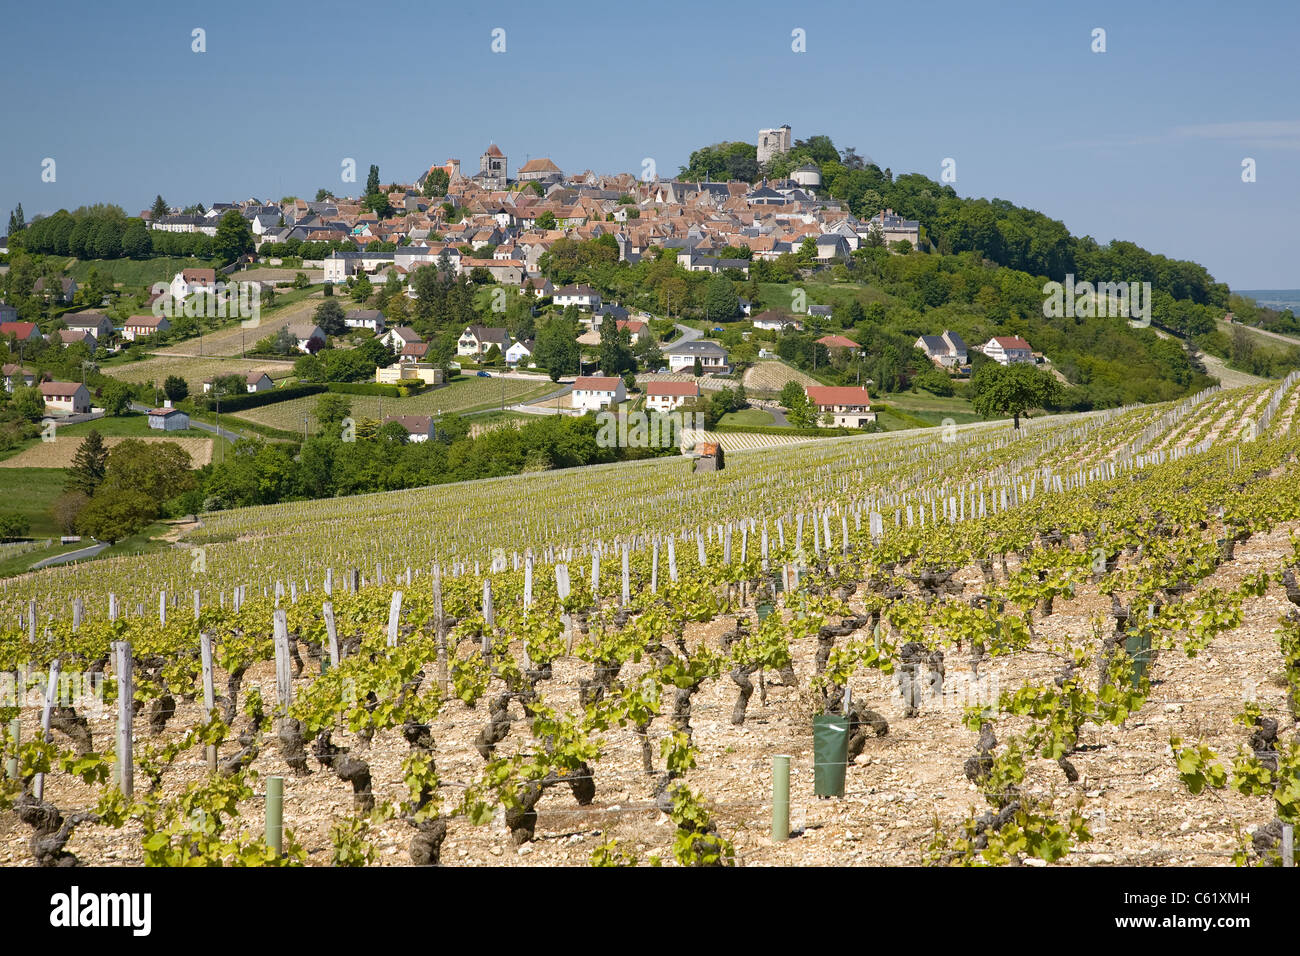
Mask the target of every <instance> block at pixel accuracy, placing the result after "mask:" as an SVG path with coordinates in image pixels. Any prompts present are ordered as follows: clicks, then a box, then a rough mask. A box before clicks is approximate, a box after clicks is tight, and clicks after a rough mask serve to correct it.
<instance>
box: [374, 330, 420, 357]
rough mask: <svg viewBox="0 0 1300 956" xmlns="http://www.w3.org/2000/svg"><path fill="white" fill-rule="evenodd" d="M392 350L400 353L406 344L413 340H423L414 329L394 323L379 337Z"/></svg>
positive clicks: (413, 341) (411, 342)
mask: <svg viewBox="0 0 1300 956" xmlns="http://www.w3.org/2000/svg"><path fill="white" fill-rule="evenodd" d="M379 341H381V342H383V343H384V344H385V345H387V346H388V347H389V348H390V349H392V350H393V351H394V352H398V353H400V352H401V351H402V349H404V348H405V347H406V346H408V345H411V344H413V343H415V342H423V341H424V340H423V339H421V338H420V335H419V333H418V332H416V331H415V329H413V328H410V327H409V326H406V325H395V326H393V327H392V328H391V329H389V330H388V331H387V332H385V333H384V334H383V335H382V336H381V337H380V339H379Z"/></svg>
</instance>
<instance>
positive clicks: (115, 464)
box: [91, 438, 196, 502]
mask: <svg viewBox="0 0 1300 956" xmlns="http://www.w3.org/2000/svg"><path fill="white" fill-rule="evenodd" d="M191 463H192V461H191V459H190V453H189V452H187V451H186V450H185V449H184V448H182V447H181V446H180V445H178V444H177V443H176V442H173V441H160V442H146V441H142V440H140V439H139V438H128V439H126V440H125V441H122V442H119V443H118V444H116V445H114V446H113V448H112V450H111V451H110V452H109V453H108V462H107V464H106V465H105V467H104V481H103V482H102V483H101V484H100V486H99V490H98V491H96V492H95V495H94V497H93V498H92V499H91V500H92V501H93V500H95V499H97V498H98V497H99V496H100V495H103V494H105V493H109V494H112V493H120V492H128V491H130V492H139V493H141V494H144V495H145V496H146V497H147V498H148V499H149V500H150V501H154V502H162V501H168V500H170V499H172V498H175V497H176V496H177V495H180V494H182V493H184V492H186V491H189V490H190V489H191V488H193V487H194V486H195V484H196V481H195V478H194V473H193V472H192V471H191V470H190V465H191Z"/></svg>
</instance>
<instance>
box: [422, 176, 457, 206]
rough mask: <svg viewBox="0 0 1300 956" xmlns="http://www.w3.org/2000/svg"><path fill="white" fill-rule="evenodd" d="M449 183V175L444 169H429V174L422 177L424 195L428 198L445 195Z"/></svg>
mask: <svg viewBox="0 0 1300 956" xmlns="http://www.w3.org/2000/svg"><path fill="white" fill-rule="evenodd" d="M450 184H451V177H449V176H448V175H447V171H446V170H445V169H431V170H429V175H427V176H425V177H424V195H425V196H427V197H428V198H430V199H433V198H436V197H438V196H445V195H447V187H448V186H449V185H450Z"/></svg>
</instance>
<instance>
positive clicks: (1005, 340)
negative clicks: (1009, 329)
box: [993, 335, 1029, 352]
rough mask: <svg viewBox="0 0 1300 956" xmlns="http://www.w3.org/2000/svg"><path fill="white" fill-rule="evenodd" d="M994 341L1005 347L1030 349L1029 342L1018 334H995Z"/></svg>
mask: <svg viewBox="0 0 1300 956" xmlns="http://www.w3.org/2000/svg"><path fill="white" fill-rule="evenodd" d="M993 341H994V342H997V343H998V345H1000V346H1002V347H1003V348H1004V349H1024V350H1025V351H1026V352H1028V351H1029V343H1028V342H1026V341H1025V340H1024V339H1022V338H1021V337H1020V336H1018V335H995V336H993Z"/></svg>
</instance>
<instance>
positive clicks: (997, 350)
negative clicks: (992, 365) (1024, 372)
mask: <svg viewBox="0 0 1300 956" xmlns="http://www.w3.org/2000/svg"><path fill="white" fill-rule="evenodd" d="M981 351H982V352H983V353H984V354H985V355H987V356H988V357H989V358H991V359H992V360H993V361H995V362H997V363H998V364H999V365H1016V364H1019V363H1022V362H1025V363H1029V362H1033V360H1034V352H1033V349H1031V348H1030V347H1029V343H1028V342H1026V341H1025V340H1024V339H1022V338H1020V336H1018V335H995V336H993V338H991V339H989V340H988V341H987V342H985V343H984V347H983V348H982V349H981Z"/></svg>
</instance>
